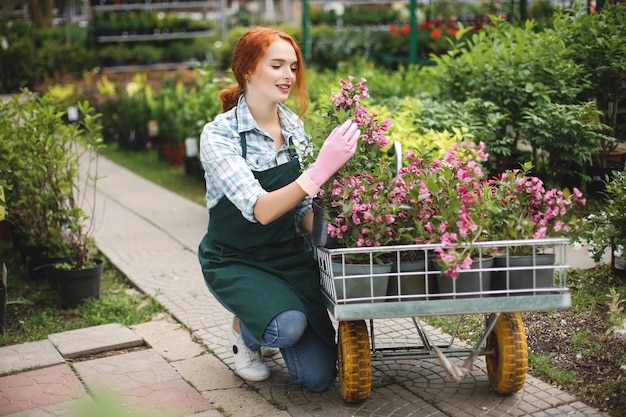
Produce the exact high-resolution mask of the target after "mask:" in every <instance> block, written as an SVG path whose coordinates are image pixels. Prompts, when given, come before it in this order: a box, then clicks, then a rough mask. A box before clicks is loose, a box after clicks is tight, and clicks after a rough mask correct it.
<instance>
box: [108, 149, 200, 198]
mask: <svg viewBox="0 0 626 417" xmlns="http://www.w3.org/2000/svg"><path fill="white" fill-rule="evenodd" d="M100 154H101V155H103V156H104V157H106V158H107V159H110V160H111V161H113V162H115V163H116V164H118V165H121V166H123V167H125V168H128V169H129V170H131V171H133V172H135V173H136V174H138V175H140V176H142V177H144V178H146V179H147V180H150V181H151V182H153V183H155V184H158V185H160V186H162V187H163V188H166V189H168V190H170V191H172V192H175V193H177V194H179V195H181V196H183V197H185V198H187V199H189V200H191V201H193V202H196V203H198V204H201V205H203V206H204V204H205V200H204V194H205V188H204V182H203V179H202V177H201V176H200V175H198V176H197V177H192V176H190V175H186V173H185V168H184V167H176V166H172V165H169V164H168V163H167V161H165V160H164V159H162V158H161V157H160V156H159V153H158V152H157V150H156V149H153V148H152V149H147V150H145V151H127V150H123V149H120V148H119V147H118V145H117V144H108V145H107V146H106V147H104V148H103V150H102V151H101V152H100Z"/></svg>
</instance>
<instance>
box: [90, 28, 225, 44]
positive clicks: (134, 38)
mask: <svg viewBox="0 0 626 417" xmlns="http://www.w3.org/2000/svg"><path fill="white" fill-rule="evenodd" d="M212 33H213V32H212V31H210V30H197V31H193V32H182V33H150V34H144V35H115V36H98V42H101V43H106V42H143V41H151V40H172V39H190V38H200V37H203V36H210V35H211V34H212Z"/></svg>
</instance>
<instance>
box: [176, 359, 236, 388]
mask: <svg viewBox="0 0 626 417" xmlns="http://www.w3.org/2000/svg"><path fill="white" fill-rule="evenodd" d="M171 365H172V366H173V367H174V368H175V369H176V370H177V371H178V373H179V374H180V376H182V377H183V378H184V379H185V380H186V381H189V383H191V384H192V385H193V386H194V387H196V389H198V390H199V391H208V390H218V389H227V388H240V387H241V386H243V385H244V381H243V380H242V379H241V378H239V377H238V376H237V375H236V374H235V373H234V372H233V371H232V370H231V369H230V368H229V367H228V366H226V365H225V364H224V363H223V362H222V361H221V360H219V358H217V357H215V356H213V355H211V354H209V353H207V354H204V355H202V356H197V357H195V358H190V359H185V360H181V361H176V362H172V363H171Z"/></svg>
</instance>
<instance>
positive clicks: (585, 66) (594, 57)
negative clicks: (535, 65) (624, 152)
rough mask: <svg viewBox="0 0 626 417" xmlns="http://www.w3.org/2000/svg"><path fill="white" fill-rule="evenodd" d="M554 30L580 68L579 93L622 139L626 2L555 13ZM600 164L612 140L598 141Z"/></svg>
mask: <svg viewBox="0 0 626 417" xmlns="http://www.w3.org/2000/svg"><path fill="white" fill-rule="evenodd" d="M555 31H556V33H557V34H558V35H559V36H560V38H561V39H562V41H563V42H564V44H565V45H566V46H567V48H568V49H567V53H566V55H567V56H568V57H569V58H571V59H572V60H573V61H574V62H575V63H576V64H578V65H579V66H580V67H581V68H582V71H581V72H580V73H579V74H578V79H577V80H574V82H575V83H577V84H580V85H581V86H582V87H583V88H582V91H580V94H579V97H580V99H581V100H584V101H592V100H593V101H595V102H596V103H597V106H598V109H600V111H601V118H600V121H601V122H603V123H604V124H606V125H607V126H608V129H607V132H606V133H608V134H609V135H611V136H612V137H613V138H615V139H617V140H622V141H626V116H624V115H622V114H621V113H623V112H624V108H625V107H626V4H616V5H609V4H607V5H606V6H605V7H604V8H602V10H601V11H600V12H599V13H596V14H593V15H588V14H576V15H573V14H562V13H560V14H558V15H557V17H556V18H555ZM601 145H602V151H603V155H601V158H600V161H599V162H600V166H605V165H606V159H605V157H606V155H607V154H608V152H609V151H612V150H614V149H615V148H616V146H617V141H616V140H607V141H603V142H602V143H601Z"/></svg>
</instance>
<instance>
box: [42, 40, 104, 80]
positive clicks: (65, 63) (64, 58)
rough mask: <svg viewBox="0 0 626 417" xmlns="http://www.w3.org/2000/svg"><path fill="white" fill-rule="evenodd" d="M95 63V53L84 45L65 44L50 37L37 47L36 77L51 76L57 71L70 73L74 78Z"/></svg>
mask: <svg viewBox="0 0 626 417" xmlns="http://www.w3.org/2000/svg"><path fill="white" fill-rule="evenodd" d="M95 65H96V54H95V52H94V51H93V50H88V49H87V48H86V47H84V46H82V45H81V46H78V45H65V44H64V43H57V42H55V41H54V40H52V39H49V40H45V41H44V42H43V44H42V45H41V47H39V48H37V69H38V71H39V72H38V78H39V79H42V78H43V77H45V76H47V77H53V76H54V75H55V74H57V73H61V74H70V75H72V76H73V77H75V78H78V77H80V75H81V74H82V73H83V72H85V71H89V70H91V69H92V68H93V67H94V66H95Z"/></svg>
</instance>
